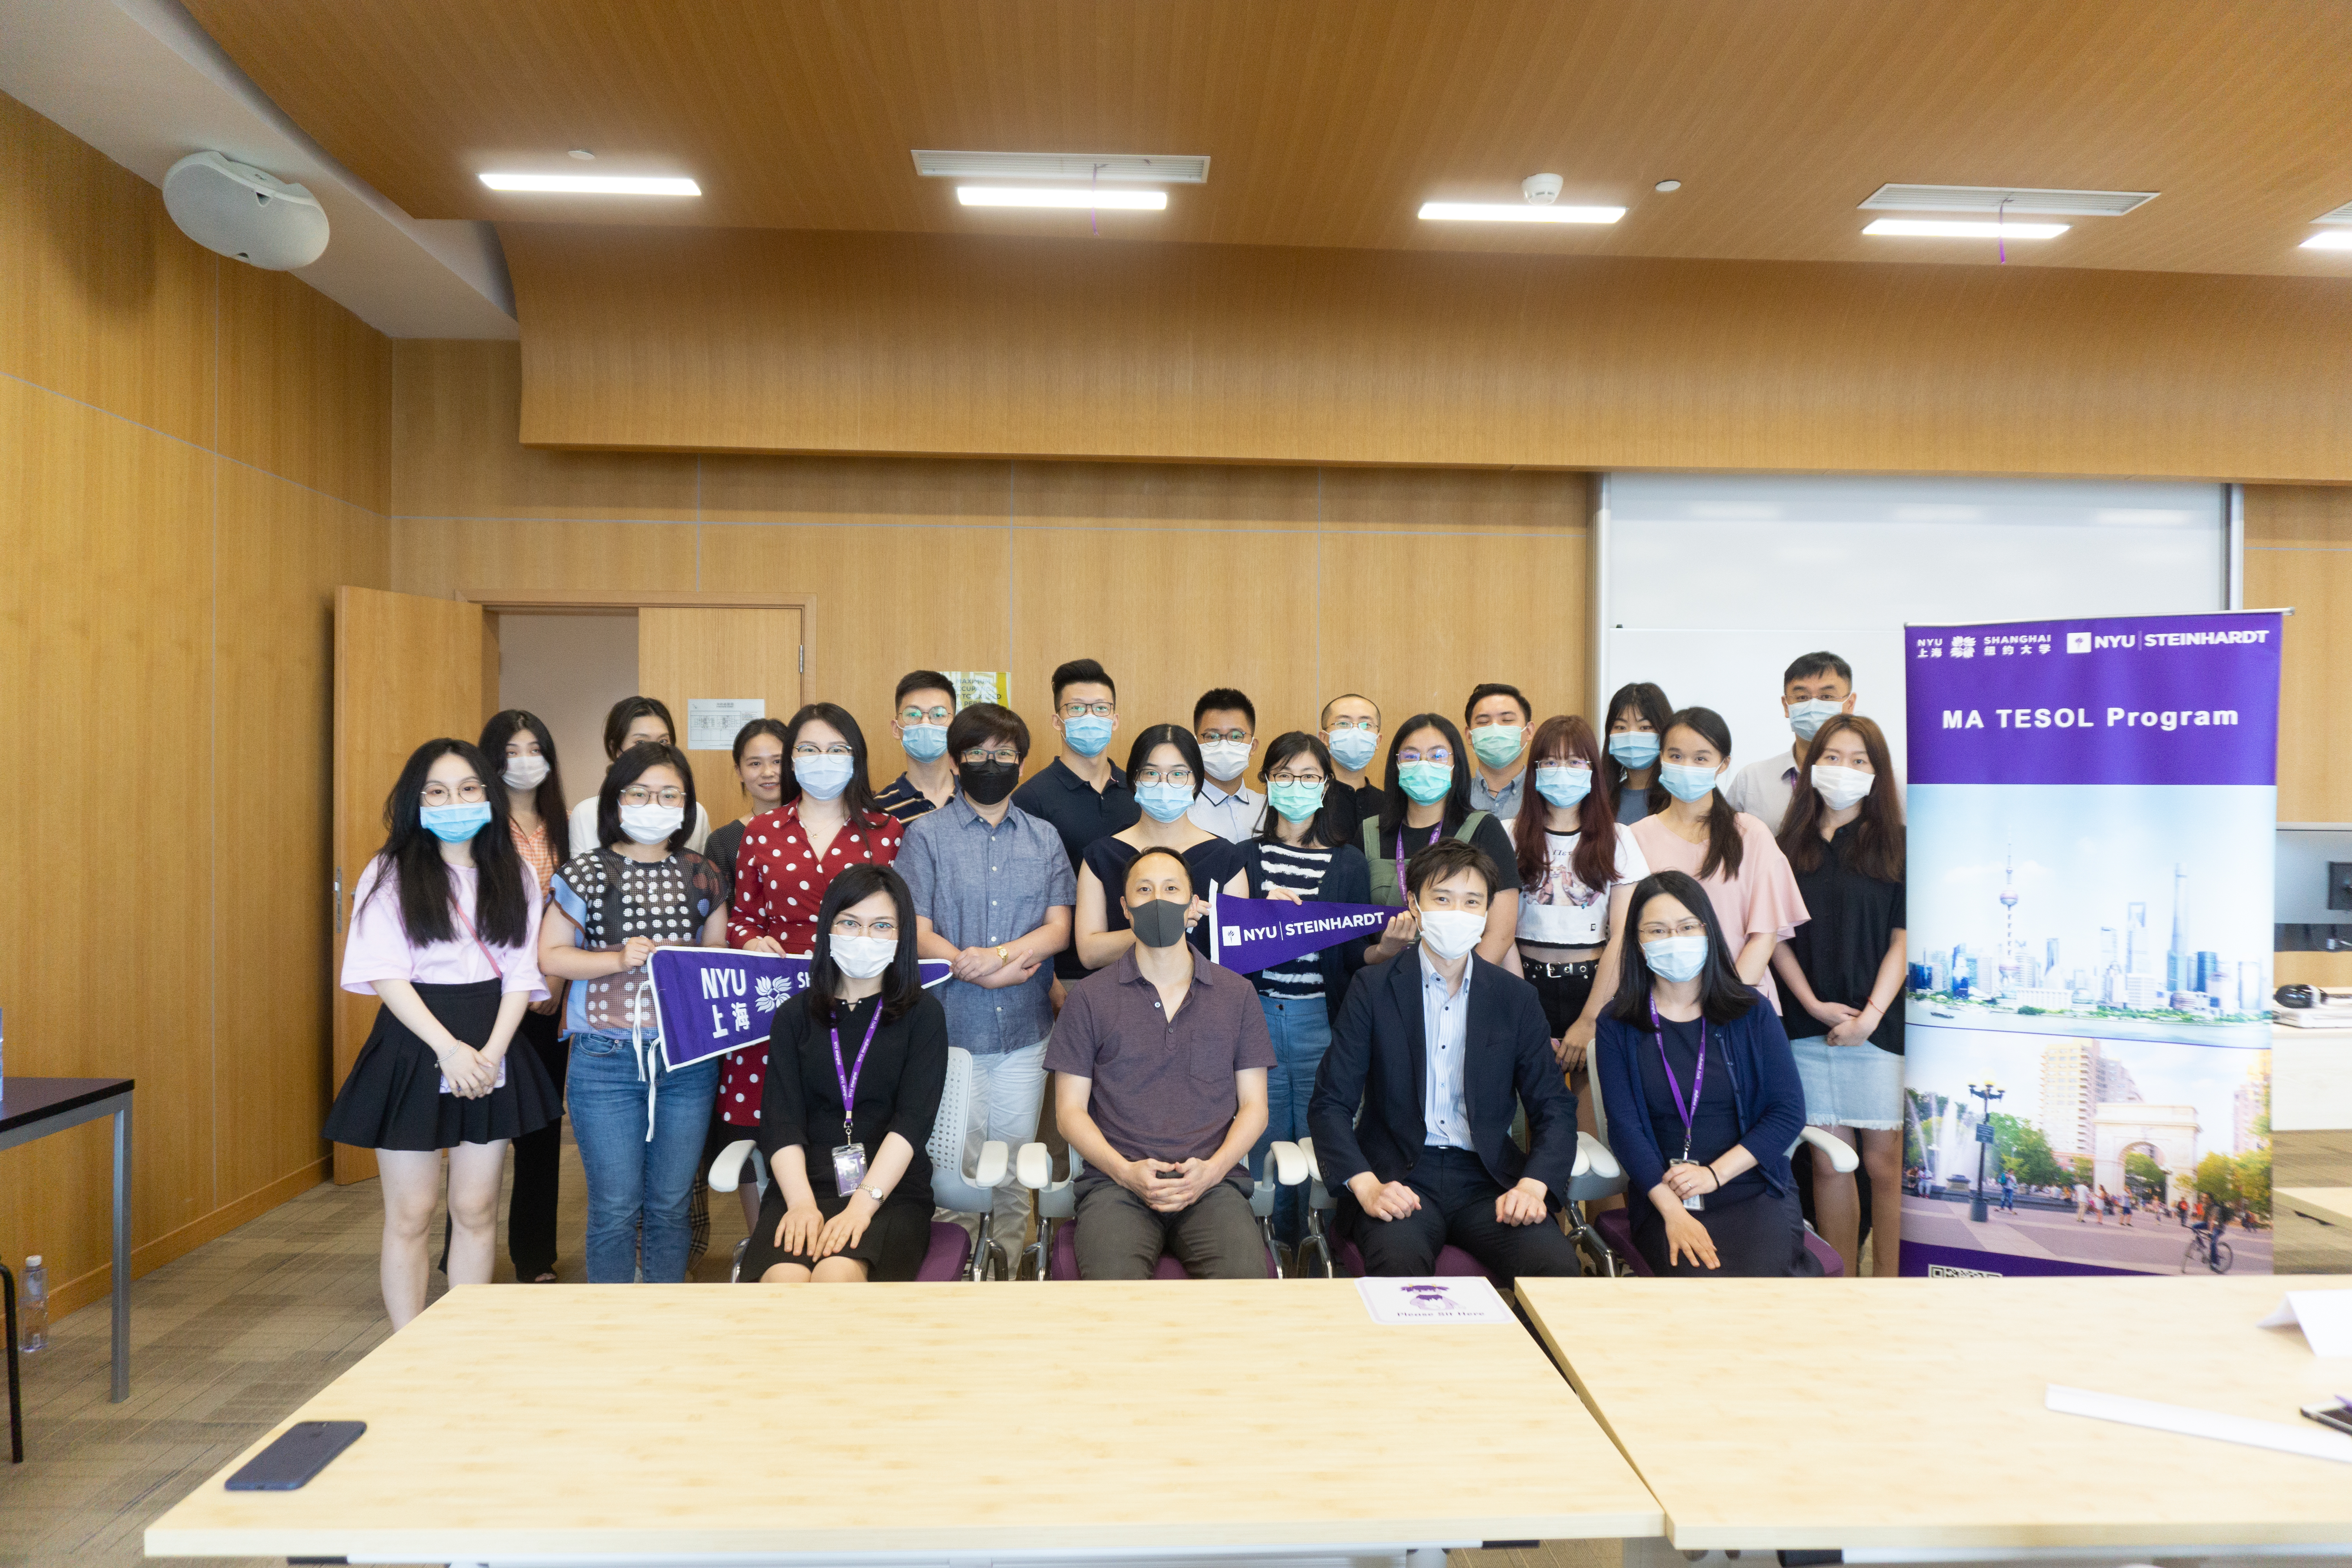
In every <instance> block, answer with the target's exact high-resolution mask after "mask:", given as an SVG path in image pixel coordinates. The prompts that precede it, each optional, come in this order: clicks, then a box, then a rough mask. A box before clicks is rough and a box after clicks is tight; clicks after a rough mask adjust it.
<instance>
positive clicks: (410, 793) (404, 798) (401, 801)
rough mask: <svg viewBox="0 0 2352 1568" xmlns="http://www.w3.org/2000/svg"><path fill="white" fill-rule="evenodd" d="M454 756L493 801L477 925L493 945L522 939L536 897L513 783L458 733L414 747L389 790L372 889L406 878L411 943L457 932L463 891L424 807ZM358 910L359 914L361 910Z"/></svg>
mask: <svg viewBox="0 0 2352 1568" xmlns="http://www.w3.org/2000/svg"><path fill="white" fill-rule="evenodd" d="M448 756H455V757H460V758H463V759H464V761H465V763H466V765H467V767H469V768H471V769H473V770H474V776H475V777H476V778H478V779H479V780H481V781H482V794H483V795H484V796H485V797H486V799H487V801H488V805H489V808H490V819H489V821H488V822H486V823H484V824H483V825H482V827H481V830H480V831H479V832H478V833H476V834H475V835H474V837H473V840H472V845H473V851H474V870H475V882H474V889H475V890H474V931H475V933H476V934H477V935H478V936H479V937H480V938H481V939H482V941H483V942H486V943H488V945H490V946H492V947H520V946H521V945H522V943H523V939H524V938H525V937H527V936H529V935H530V901H529V899H528V897H527V896H526V895H525V893H524V892H523V866H522V856H521V855H520V853H519V852H518V851H517V850H516V848H515V847H514V837H513V836H512V834H511V833H510V831H509V827H508V821H509V818H508V816H507V792H506V788H505V786H504V785H502V784H499V782H498V774H497V773H493V772H492V771H491V770H490V764H489V763H488V760H487V759H485V758H484V757H483V755H482V752H481V748H480V747H478V746H476V745H473V744H471V743H470V742H465V741H460V740H458V739H457V738H456V737H454V736H448V735H445V736H443V737H442V738H441V739H439V740H437V741H427V742H425V744H423V745H421V746H419V747H417V748H416V750H415V751H414V752H410V753H409V754H408V761H407V763H404V765H403V766H402V768H401V770H400V777H399V778H398V779H397V780H395V781H394V784H393V786H392V793H391V794H390V795H386V796H385V797H384V801H383V830H384V839H383V848H381V849H379V850H377V851H376V852H375V863H376V868H377V869H376V884H375V886H374V887H373V888H372V889H369V891H368V897H369V898H371V899H373V898H374V897H375V896H376V894H378V893H380V892H382V891H383V883H384V879H385V877H386V876H387V875H389V876H390V877H391V878H392V879H394V880H395V881H397V882H398V883H399V884H400V894H399V898H400V929H401V930H402V931H403V932H404V933H405V934H406V935H407V937H408V944H409V945H410V946H411V947H427V946H430V945H431V944H433V943H434V942H456V941H457V940H458V936H459V931H458V926H457V921H455V920H453V919H452V918H451V911H452V910H455V909H456V908H457V893H456V891H455V889H452V888H451V886H450V884H449V863H448V862H447V861H446V860H444V859H442V858H441V841H440V840H439V839H438V838H436V837H434V836H433V834H432V833H431V832H430V831H428V830H427V829H426V827H425V823H424V820H423V818H422V816H420V815H419V814H420V813H421V812H422V811H423V810H424V807H425V775H426V774H427V773H431V772H432V771H433V764H434V763H437V762H439V761H440V760H441V759H442V758H444V757H448ZM534 890H535V889H534ZM358 913H359V911H358V910H352V915H353V917H354V918H356V917H357V915H358Z"/></svg>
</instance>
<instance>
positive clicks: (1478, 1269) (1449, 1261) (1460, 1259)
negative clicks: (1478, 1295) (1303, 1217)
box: [1331, 1237, 1503, 1290]
mask: <svg viewBox="0 0 2352 1568" xmlns="http://www.w3.org/2000/svg"><path fill="white" fill-rule="evenodd" d="M1331 1261H1332V1262H1333V1263H1334V1264H1336V1265H1337V1266H1338V1267H1339V1272H1340V1273H1342V1274H1349V1275H1354V1276H1357V1277H1359V1278H1360V1277H1361V1276H1362V1274H1363V1272H1364V1255H1363V1254H1362V1253H1361V1252H1360V1251H1358V1250H1357V1248H1356V1244H1355V1243H1354V1242H1352V1241H1350V1240H1349V1239H1348V1238H1347V1237H1339V1239H1338V1240H1336V1241H1334V1242H1333V1243H1332V1244H1331ZM1430 1272H1431V1273H1432V1274H1433V1275H1435V1276H1436V1277H1437V1278H1439V1279H1445V1278H1448V1277H1453V1278H1457V1279H1485V1280H1486V1281H1487V1282H1489V1283H1490V1284H1492V1285H1493V1286H1494V1287H1495V1289H1497V1290H1500V1289H1502V1288H1503V1281H1502V1279H1501V1278H1500V1277H1499V1276H1497V1275H1494V1274H1489V1273H1487V1272H1486V1265H1485V1264H1483V1263H1481V1262H1479V1261H1478V1260H1477V1259H1476V1258H1473V1257H1471V1256H1470V1255H1469V1254H1468V1253H1466V1252H1465V1251H1463V1250H1462V1249H1461V1248H1460V1247H1454V1246H1453V1245H1451V1244H1448V1245H1447V1246H1444V1247H1439V1248H1438V1249H1437V1262H1436V1265H1435V1266H1434V1267H1433V1268H1432V1269H1431V1270H1430Z"/></svg>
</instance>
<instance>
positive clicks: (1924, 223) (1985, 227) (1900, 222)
mask: <svg viewBox="0 0 2352 1568" xmlns="http://www.w3.org/2000/svg"><path fill="white" fill-rule="evenodd" d="M2069 227H2071V225H2068V224H2063V223H1980V222H1977V221H1975V220H1973V219H1966V218H1923V217H1883V218H1880V219H1879V220H1878V221H1877V222H1875V223H1874V224H1872V225H1870V226H1868V227H1867V228H1864V230H1863V231H1862V232H1863V233H1864V234H1893V235H1908V236H1910V237H1913V238H1915V239H2055V238H2057V237H2059V236H2060V235H2062V234H2063V233H2065V232H2066V230H2067V229H2068V228H2069Z"/></svg>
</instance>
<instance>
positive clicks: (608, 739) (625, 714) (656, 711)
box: [604, 697, 677, 762]
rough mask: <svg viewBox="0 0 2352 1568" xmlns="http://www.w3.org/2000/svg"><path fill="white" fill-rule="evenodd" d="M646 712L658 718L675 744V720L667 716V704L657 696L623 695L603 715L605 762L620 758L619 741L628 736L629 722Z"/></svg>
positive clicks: (615, 760)
mask: <svg viewBox="0 0 2352 1568" xmlns="http://www.w3.org/2000/svg"><path fill="white" fill-rule="evenodd" d="M648 713H650V714H652V715H653V716H654V717H655V718H656V719H658V720H660V721H662V728H663V729H665V730H667V731H669V740H670V744H671V745H673V746H674V745H676V744H677V721H676V720H674V719H672V718H671V717H670V716H669V708H668V705H667V704H666V703H664V702H663V701H662V700H661V699H660V698H658V697H624V698H622V699H621V700H619V701H618V702H615V703H614V704H613V710H612V711H611V712H610V713H607V714H605V715H604V758H605V760H606V761H607V762H618V761H619V760H620V756H621V742H624V741H625V740H627V739H628V738H629V725H630V723H631V722H632V721H635V720H638V719H642V718H644V717H645V716H646V715H647V714H648Z"/></svg>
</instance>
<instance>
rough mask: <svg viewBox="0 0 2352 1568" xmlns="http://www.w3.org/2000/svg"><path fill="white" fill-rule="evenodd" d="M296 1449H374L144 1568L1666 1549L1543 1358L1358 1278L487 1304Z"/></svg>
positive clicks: (658, 1295)
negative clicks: (1618, 1543) (1341, 1548)
mask: <svg viewBox="0 0 2352 1568" xmlns="http://www.w3.org/2000/svg"><path fill="white" fill-rule="evenodd" d="M296 1419H300V1420H361V1421H365V1422H366V1423H367V1424H368V1430H367V1433H366V1435H365V1436H362V1438H361V1439H360V1440H359V1441H358V1442H357V1443H356V1444H355V1445H353V1446H352V1448H351V1449H350V1450H348V1451H347V1452H346V1453H344V1454H343V1455H342V1456H341V1458H338V1459H336V1460H335V1461H334V1462H333V1463H332V1464H331V1465H329V1466H328V1467H327V1468H326V1469H325V1471H324V1472H322V1473H321V1474H320V1476H319V1478H318V1479H315V1480H313V1481H312V1482H311V1483H310V1485H309V1486H308V1487H306V1488H304V1489H301V1490H299V1491H291V1492H231V1491H227V1490H226V1489H224V1488H223V1486H222V1482H223V1481H224V1480H225V1479H226V1477H227V1476H228V1474H229V1473H230V1472H231V1471H232V1470H234V1469H235V1468H236V1464H242V1463H243V1462H244V1459H245V1458H247V1457H249V1456H250V1454H251V1453H252V1452H255V1451H257V1450H258V1449H259V1448H260V1447H262V1444H258V1443H257V1444H256V1445H255V1446H254V1448H253V1449H249V1450H247V1454H246V1455H243V1456H240V1457H239V1458H238V1459H237V1461H236V1464H232V1465H231V1466H229V1467H227V1468H224V1469H223V1470H222V1471H221V1472H220V1473H219V1474H218V1475H215V1476H214V1477H213V1478H212V1479H208V1480H206V1481H205V1483H204V1484H203V1485H202V1486H200V1487H198V1488H197V1489H195V1491H194V1493H193V1494H192V1495H190V1496H189V1497H188V1498H187V1499H185V1500H183V1501H182V1502H181V1503H180V1504H179V1505H178V1506H176V1507H175V1508H173V1510H171V1511H170V1512H168V1513H166V1514H165V1515H164V1516H163V1518H162V1519H160V1520H158V1521H156V1522H155V1524H154V1525H153V1526H152V1528H150V1529H149V1531H147V1542H146V1543H147V1551H148V1552H149V1553H150V1554H151V1555H154V1556H255V1557H261V1556H287V1555H295V1556H335V1555H345V1554H348V1555H350V1556H351V1557H352V1558H353V1559H354V1560H357V1559H360V1558H362V1557H364V1558H366V1559H368V1560H371V1561H377V1562H425V1561H432V1562H443V1561H446V1560H448V1559H450V1558H452V1557H456V1558H460V1559H464V1558H467V1557H474V1558H481V1557H493V1558H494V1557H497V1556H499V1555H501V1554H503V1553H509V1552H525V1551H528V1552H538V1553H550V1554H570V1553H575V1552H576V1553H590V1552H602V1553H614V1554H620V1555H624V1556H626V1555H635V1554H640V1553H643V1554H657V1555H658V1556H659V1557H660V1558H661V1559H662V1560H663V1561H674V1560H677V1559H679V1558H682V1557H685V1556H688V1555H693V1554H701V1553H716V1552H826V1553H830V1554H836V1555H856V1554H863V1553H869V1552H940V1553H941V1554H942V1555H944V1554H946V1553H948V1552H957V1553H959V1554H960V1553H962V1552H979V1553H988V1552H1004V1551H1008V1550H1022V1549H1028V1550H1038V1549H1045V1550H1055V1549H1059V1550H1099V1551H1101V1552H1104V1553H1105V1554H1106V1555H1116V1554H1118V1553H1119V1552H1124V1551H1129V1550H1140V1549H1145V1548H1150V1549H1154V1550H1158V1551H1161V1552H1166V1551H1169V1550H1171V1549H1172V1550H1179V1551H1181V1550H1186V1549H1190V1548H1195V1547H1198V1548H1226V1549H1232V1548H1243V1547H1262V1548H1266V1549H1268V1551H1269V1552H1273V1553H1281V1552H1298V1551H1302V1550H1305V1549H1307V1548H1310V1547H1323V1548H1329V1547H1332V1546H1338V1545H1357V1546H1360V1547H1363V1548H1366V1549H1370V1548H1374V1547H1397V1548H1402V1547H1412V1546H1438V1545H1448V1544H1450V1545H1462V1544H1465V1543H1468V1544H1475V1543H1477V1542H1482V1541H1500V1540H1513V1541H1528V1540H1535V1539H1547V1540H1549V1539H1562V1538H1580V1537H1581V1538H1595V1537H1601V1538H1606V1537H1622V1536H1627V1535H1653V1536H1654V1535H1656V1534H1658V1533H1660V1532H1661V1531H1662V1530H1663V1528H1664V1521H1663V1517H1662V1515H1661V1514H1660V1511H1659V1509H1658V1505H1657V1503H1656V1501H1655V1500H1654V1499H1653V1498H1652V1497H1651V1496H1650V1494H1649V1492H1648V1491H1647V1490H1646V1489H1643V1486H1642V1483H1641V1481H1640V1480H1639V1479H1637V1478H1636V1477H1635V1476H1634V1474H1633V1469H1632V1468H1631V1467H1630V1466H1629V1465H1627V1463H1626V1462H1625V1460H1624V1458H1622V1456H1621V1455H1620V1454H1619V1453H1618V1451H1617V1449H1616V1448H1615V1447H1614V1446H1613V1445H1612V1444H1611V1443H1610V1441H1609V1439H1608V1437H1607V1436H1604V1435H1603V1434H1602V1432H1601V1429H1600V1427H1599V1426H1597V1425H1596V1424H1595V1423H1594V1421H1593V1419H1592V1417H1591V1415H1589V1414H1587V1413H1586V1411H1585V1408H1584V1406H1583V1405H1582V1404H1580V1402H1579V1401H1578V1399H1577V1397H1576V1395H1575V1394H1574V1393H1573V1392H1572V1391H1571V1390H1570V1387H1569V1386H1568V1384H1567V1383H1566V1382H1565V1381H1563V1380H1562V1379H1561V1377H1560V1376H1559V1373H1557V1372H1556V1371H1555V1370H1554V1369H1553V1367H1552V1366H1551V1364H1550V1363H1549V1362H1548V1361H1547V1360H1546V1358H1545V1356H1544V1353H1543V1351H1542V1349H1541V1347H1539V1346H1538V1344H1537V1343H1536V1342H1535V1341H1534V1340H1533V1339H1531V1338H1530V1337H1529V1336H1528V1333H1527V1332H1526V1331H1525V1330H1523V1329H1521V1328H1520V1327H1518V1326H1517V1324H1510V1325H1446V1326H1442V1327H1409V1328H1382V1327H1380V1326H1378V1325H1376V1324H1374V1323H1373V1322H1372V1321H1370V1316H1369V1314H1368V1313H1367V1312H1366V1310H1365V1309H1364V1306H1363V1304H1362V1302H1361V1300H1360V1298H1359V1297H1358V1295H1357V1293H1356V1288H1355V1285H1354V1283H1353V1282H1352V1281H1349V1280H1311V1279H1285V1280H1268V1281H1265V1282H1262V1283H1261V1282H1257V1281H1233V1282H1213V1281H1205V1280H1202V1281H1184V1282H1175V1281H1167V1282H1160V1281H1148V1282H1142V1283H1138V1284H1132V1285H1129V1284H1114V1283H1084V1282H1076V1281H1072V1282H1063V1283H1053V1284H1044V1285H1039V1284H1018V1285H1012V1284H1001V1283H995V1284H984V1285H933V1284H922V1285H863V1286H849V1285H845V1286H837V1287H824V1286H806V1287H801V1288H798V1289H782V1288H779V1289H718V1288H715V1287H712V1286H709V1285H678V1286H649V1285H639V1286H589V1285H565V1286H561V1287H558V1288H555V1289H515V1288H511V1287H499V1286H478V1287H469V1288H463V1289H456V1290H453V1291H451V1292H450V1293H449V1294H448V1295H447V1296H446V1297H445V1298H444V1299H443V1300H440V1301H438V1302H436V1304H435V1305H434V1306H433V1307H432V1308H431V1309H430V1310H427V1311H426V1312H425V1314H424V1315H423V1316H422V1317H420V1318H418V1319H417V1320H416V1321H415V1322H413V1323H411V1324H410V1325H409V1326H408V1327H407V1328H406V1329H404V1330H403V1331H401V1332H399V1333H397V1334H394V1336H392V1338H391V1339H389V1340H387V1341H386V1342H384V1343H383V1344H382V1345H381V1346H379V1347H377V1349H376V1350H375V1351H374V1352H372V1353H371V1354H370V1355H369V1356H368V1357H367V1358H366V1359H365V1360H363V1361H362V1362H361V1363H359V1364H358V1365H357V1366H355V1367H353V1368H352V1370H351V1371H350V1372H348V1373H344V1374H343V1375H342V1376H341V1378H338V1379H337V1380H336V1381H335V1382H334V1383H333V1384H330V1385H329V1386H328V1387H327V1389H326V1390H325V1391H324V1392H323V1393H321V1394H320V1395H319V1396H318V1397H317V1398H315V1399H313V1400H311V1401H310V1403H309V1404H308V1405H304V1406H303V1407H302V1408H301V1409H299V1410H298V1411H293V1412H290V1413H289V1416H288V1421H287V1422H286V1423H281V1424H280V1426H279V1427H278V1429H277V1430H283V1429H284V1426H286V1425H288V1424H290V1423H291V1422H292V1421H293V1420H296ZM275 1435H276V1433H275V1432H273V1433H272V1436H275Z"/></svg>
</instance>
